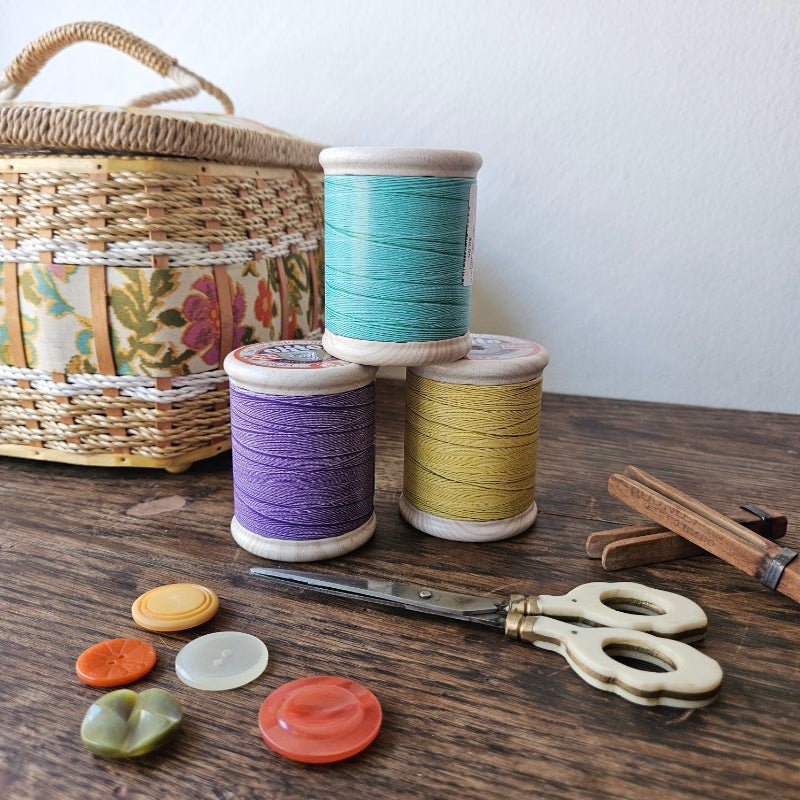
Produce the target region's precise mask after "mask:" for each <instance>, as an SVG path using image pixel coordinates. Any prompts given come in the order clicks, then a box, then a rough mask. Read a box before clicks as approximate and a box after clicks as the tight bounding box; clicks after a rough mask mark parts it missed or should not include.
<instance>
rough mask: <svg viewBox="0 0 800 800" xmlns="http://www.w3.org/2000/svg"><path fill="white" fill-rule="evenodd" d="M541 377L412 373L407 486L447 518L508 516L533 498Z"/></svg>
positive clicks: (419, 503)
mask: <svg viewBox="0 0 800 800" xmlns="http://www.w3.org/2000/svg"><path fill="white" fill-rule="evenodd" d="M541 404H542V378H541V376H539V377H538V378H536V379H535V380H532V381H525V382H523V383H511V384H505V385H500V386H472V385H464V384H452V383H443V382H440V381H433V380H430V379H428V378H422V377H420V376H419V375H415V374H414V373H413V372H410V371H409V373H408V378H407V382H406V428H405V459H404V465H405V466H404V476H403V494H404V495H405V498H406V500H408V502H409V503H411V505H413V506H414V507H415V508H418V509H419V510H420V511H426V512H427V513H429V514H435V515H436V516H439V517H445V518H448V519H458V520H469V521H490V520H497V519H508V518H509V517H514V516H516V515H517V514H521V513H522V512H524V511H526V510H527V509H528V508H529V507H530V506H531V504H532V503H533V494H534V486H535V473H536V448H537V445H538V440H539V413H540V410H541Z"/></svg>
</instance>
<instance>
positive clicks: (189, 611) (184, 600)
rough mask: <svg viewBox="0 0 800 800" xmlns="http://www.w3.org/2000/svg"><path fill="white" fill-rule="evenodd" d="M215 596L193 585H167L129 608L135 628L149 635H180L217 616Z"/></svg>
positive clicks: (207, 590)
mask: <svg viewBox="0 0 800 800" xmlns="http://www.w3.org/2000/svg"><path fill="white" fill-rule="evenodd" d="M218 609H219V597H217V593H216V592H214V591H212V590H211V589H207V588H206V587H205V586H199V585H198V584H196V583H170V584H167V585H166V586H159V587H157V588H156V589H151V590H150V591H149V592H145V593H144V594H143V595H142V596H141V597H139V598H137V599H136V601H135V602H134V604H133V606H131V614H132V615H133V619H134V621H135V622H136V624H137V625H141V627H142V628H147V629H148V630H150V631H182V630H185V629H186V628H194V627H195V625H202V624H203V623H204V622H207V621H208V620H210V619H211V617H213V616H214V614H216V613H217V610H218Z"/></svg>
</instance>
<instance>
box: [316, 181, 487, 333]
mask: <svg viewBox="0 0 800 800" xmlns="http://www.w3.org/2000/svg"><path fill="white" fill-rule="evenodd" d="M474 183H475V179H474V178H432V177H400V176H383V175H374V176H373V175H327V176H326V177H325V326H326V328H327V329H328V330H329V331H331V332H332V333H336V334H339V335H340V336H349V337H351V338H354V339H364V340H368V341H379V342H428V341H438V340H442V339H451V338H454V337H457V336H462V335H463V334H465V333H466V332H467V331H468V329H469V315H470V302H471V295H472V287H471V286H465V285H464V258H465V247H466V234H467V225H468V217H469V197H470V188H471V187H472V185H473V184H474Z"/></svg>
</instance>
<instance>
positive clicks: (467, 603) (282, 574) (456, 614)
mask: <svg viewBox="0 0 800 800" xmlns="http://www.w3.org/2000/svg"><path fill="white" fill-rule="evenodd" d="M250 574H251V575H258V576H260V577H264V578H274V579H276V580H280V581H284V582H286V583H299V584H302V585H304V586H307V587H309V588H311V589H315V590H317V591H321V592H326V593H328V594H334V595H337V596H339V597H349V598H351V599H354V598H355V597H363V598H365V599H366V600H369V601H371V602H374V603H381V604H386V605H391V606H396V607H400V608H405V609H407V610H409V611H419V612H421V613H423V614H434V615H436V616H439V617H448V618H450V619H461V620H464V621H465V622H478V623H481V624H484V625H491V626H493V627H500V628H502V627H503V626H504V624H505V616H504V614H503V613H502V612H503V610H504V609H505V607H506V602H505V601H503V600H495V599H493V598H491V597H480V596H477V595H472V594H459V593H458V592H444V591H441V590H439V589H435V588H432V587H428V586H417V585H415V584H410V583H395V582H394V581H378V580H369V579H366V578H356V577H351V576H349V575H331V574H327V573H322V572H304V571H301V570H295V569H283V568H280V567H252V568H251V569H250Z"/></svg>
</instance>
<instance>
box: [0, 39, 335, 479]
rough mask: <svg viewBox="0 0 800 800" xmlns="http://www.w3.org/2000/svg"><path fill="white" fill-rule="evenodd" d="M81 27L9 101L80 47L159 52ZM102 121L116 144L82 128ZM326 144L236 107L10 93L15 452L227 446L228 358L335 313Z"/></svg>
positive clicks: (151, 452) (191, 455)
mask: <svg viewBox="0 0 800 800" xmlns="http://www.w3.org/2000/svg"><path fill="white" fill-rule="evenodd" d="M87 26H88V27H87ZM98 26H99V27H98ZM65 28H66V29H67V30H66V31H65V30H63V29H57V30H56V31H55V32H51V34H47V35H46V37H43V41H44V43H43V44H41V45H40V46H39V48H38V49H37V47H36V46H35V45H36V43H33V44H32V45H30V46H29V48H28V50H31V49H32V50H33V51H34V56H31V55H30V53H27V54H26V52H25V51H23V53H21V54H20V56H19V57H18V58H17V60H16V61H15V62H12V65H11V67H9V68H7V70H6V71H5V73H4V74H3V76H1V77H0V96H12V95H14V94H16V91H18V89H19V86H20V83H21V82H22V84H23V85H24V82H26V81H27V80H28V79H29V78H30V75H29V74H28V73H30V71H31V69H33V67H35V66H37V65H39V66H40V65H41V64H40V62H41V63H43V61H44V60H46V59H45V58H44V56H43V55H42V52H46V53H47V54H48V56H47V57H50V56H51V55H52V54H53V52H55V51H57V50H58V49H60V47H63V46H66V44H69V43H71V42H72V41H81V40H84V39H91V40H93V41H104V42H105V43H107V44H108V43H112V41H113V46H119V41H120V40H123V41H126V42H128V43H127V45H126V48H127V49H126V52H130V53H131V54H133V55H135V57H137V58H138V57H139V55H137V53H138V52H139V51H140V50H141V51H144V52H145V53H149V52H150V50H149V48H151V47H152V46H150V45H148V44H147V43H146V42H144V43H143V42H142V40H138V39H136V37H132V36H131V34H127V32H125V31H121V32H120V29H118V28H114V26H108V25H105V24H104V23H80V24H78V25H77V26H65ZM87 31H88V32H87ZM48 37H49V38H48ZM76 37H77V38H76ZM126 37H128V39H126ZM129 40H133V41H132V43H131V41H129ZM53 42H55V44H54V43H53ZM56 45H59V46H58V47H56ZM137 48H138V49H137ZM121 49H125V48H121ZM157 52H159V53H160V51H157ZM37 53H38V57H37ZM165 59H169V57H166V56H165ZM140 60H144V59H142V58H140ZM151 60H152V59H151ZM162 61H163V59H162ZM19 62H22V63H23V65H26V68H27V70H28V72H27V73H25V71H24V70H23V73H24V74H23V76H22V78H20V75H19V73H20V68H19V67H18V66H16V67H15V64H18V63H19ZM159 63H160V62H159ZM170 63H171V64H172V66H171V67H167V68H166V69H167V72H168V73H169V71H170V70H172V73H173V76H174V73H176V72H177V74H178V76H179V78H180V80H181V81H183V83H184V84H185V83H186V82H187V81H186V79H184V78H183V77H182V75H183V74H184V73H185V74H188V75H189V76H191V81H192V82H194V83H196V84H197V86H193V87H192V88H194V89H197V88H198V87H199V88H204V89H206V90H208V87H209V86H211V85H210V84H208V83H207V82H206V81H204V80H203V79H199V78H197V76H194V75H193V73H189V72H188V71H186V70H183V68H180V67H179V66H176V62H174V60H172V61H170ZM32 64H33V66H31V65H32ZM34 74H35V73H34ZM162 74H164V73H162ZM195 78H197V80H196V81H195ZM3 87H5V89H3ZM9 87H10V88H9ZM211 88H212V90H213V91H212V92H211V93H212V94H214V96H216V97H218V99H220V101H221V102H222V103H223V106H225V107H227V106H228V105H229V104H230V101H229V100H227V95H225V94H224V93H223V92H221V91H220V90H217V89H216V87H211ZM177 91H178V92H179V95H178V96H185V92H184V89H183V88H179V89H178V90H177ZM165 94H167V95H170V96H168V97H164V95H165ZM173 95H175V92H166V93H164V92H162V93H158V94H156V95H149V96H146V97H145V98H144V100H146V101H149V100H152V99H153V98H154V97H155V99H157V100H163V99H172V96H173ZM140 101H142V98H140ZM134 102H136V101H134ZM231 109H232V107H231ZM98 115H100V116H101V117H102V118H103V119H104V120H105V121H106V123H107V126H106V134H104V135H105V136H107V138H106V139H105V140H103V141H100V140H99V139H98V130H102V128H97V127H95V126H93V125H91V124H89V125H85V124H80V125H79V124H77V123H76V122H75V121H76V120H78V119H83V118H85V119H87V120H92V119H97V118H98ZM132 119H133V120H136V121H137V124H136V125H134V126H133V127H131V122H130V121H131V120H132ZM47 120H49V122H47ZM110 130H113V134H111V133H109V131H110ZM181 130H183V131H190V132H191V134H192V135H191V136H186V137H185V138H181V136H180V135H179V134H175V131H181ZM225 132H228V135H227V136H226V135H224V134H225ZM173 134H174V135H175V136H176V137H177V138H176V139H175V140H174V141H173V139H172V138H171V137H173ZM177 141H179V142H181V145H180V147H178V145H177V144H175V142H177ZM170 142H173V144H170ZM165 143H166V144H168V145H169V146H170V147H173V146H174V147H175V150H176V151H177V152H172V153H171V154H169V155H167V154H166V153H165V152H163V151H164V150H165V149H168V148H166V146H165ZM103 145H104V146H103ZM320 150H321V146H320V145H314V144H312V143H310V142H306V141H304V140H301V139H295V138H294V137H290V136H288V135H286V134H282V133H280V132H277V131H274V130H272V129H269V128H266V127H262V126H259V125H258V124H257V123H253V122H250V121H247V120H238V119H237V118H235V117H232V116H231V115H229V114H223V115H213V114H191V113H183V112H181V113H177V112H161V111H152V110H149V109H142V108H139V107H137V106H134V107H130V108H124V109H108V108H67V107H57V106H49V105H47V104H44V103H32V104H23V103H18V102H14V101H12V100H6V101H4V102H0V221H2V241H0V244H1V245H2V247H0V260H2V262H3V267H2V272H1V273H0V454H5V455H15V456H23V457H28V458H43V459H49V460H57V461H69V462H73V463H82V464H102V465H125V466H127V465H130V466H156V467H164V468H167V469H171V470H180V469H185V468H186V467H187V466H188V465H189V464H191V463H192V462H193V461H195V460H197V459H199V458H204V457H207V456H210V455H213V454H215V453H218V452H221V451H223V450H225V449H227V448H228V447H229V433H230V431H229V415H228V389H227V377H226V375H225V373H224V370H223V369H222V361H223V359H224V357H225V355H226V354H227V353H228V352H229V351H230V350H231V349H234V348H236V347H238V346H240V345H242V344H248V343H250V342H255V341H266V340H273V339H285V338H289V339H291V338H301V337H306V336H308V335H310V334H311V333H312V332H314V331H315V330H318V329H319V328H320V326H321V324H322V307H323V297H322V286H323V281H322V274H321V273H322V245H323V241H322V236H323V218H322V213H323V212H322V203H323V197H322V173H321V171H320V169H319V166H318V164H317V162H316V156H317V154H318V153H319V151H320ZM188 156H191V157H188ZM245 156H247V157H248V158H250V159H251V161H250V162H249V163H245V162H244V158H245Z"/></svg>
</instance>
